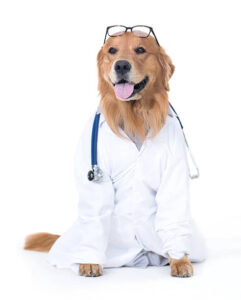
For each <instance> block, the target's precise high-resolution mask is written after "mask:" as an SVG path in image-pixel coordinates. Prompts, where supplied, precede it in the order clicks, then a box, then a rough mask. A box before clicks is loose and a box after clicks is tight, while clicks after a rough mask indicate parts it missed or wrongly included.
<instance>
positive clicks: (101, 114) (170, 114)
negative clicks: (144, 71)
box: [96, 105, 174, 127]
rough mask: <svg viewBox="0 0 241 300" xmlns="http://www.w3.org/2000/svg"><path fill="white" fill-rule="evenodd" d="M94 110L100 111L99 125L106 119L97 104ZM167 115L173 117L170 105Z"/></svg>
mask: <svg viewBox="0 0 241 300" xmlns="http://www.w3.org/2000/svg"><path fill="white" fill-rule="evenodd" d="M96 112H97V113H100V122H99V126H100V127H101V126H102V124H103V123H104V122H105V121H106V120H105V116H104V114H103V113H102V111H101V107H100V105H99V106H98V108H97V111H96ZM168 116H170V117H173V116H174V115H173V111H172V109H171V107H170V106H169V107H168Z"/></svg>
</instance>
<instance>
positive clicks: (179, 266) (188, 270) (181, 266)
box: [169, 255, 193, 277]
mask: <svg viewBox="0 0 241 300" xmlns="http://www.w3.org/2000/svg"><path fill="white" fill-rule="evenodd" d="M169 262H170V265H171V275H172V276H174V277H191V276H192V275H193V266H192V264H191V262H190V261H189V259H188V257H187V255H184V256H183V257H182V258H181V259H175V258H171V257H169Z"/></svg>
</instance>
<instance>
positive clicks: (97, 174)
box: [87, 165, 103, 182]
mask: <svg viewBox="0 0 241 300" xmlns="http://www.w3.org/2000/svg"><path fill="white" fill-rule="evenodd" d="M87 176H88V180H89V181H94V182H99V181H101V179H102V178H103V172H102V170H101V169H100V168H99V167H98V166H97V165H94V166H92V170H90V171H89V172H88V175H87Z"/></svg>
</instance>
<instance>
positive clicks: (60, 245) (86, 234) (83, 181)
mask: <svg viewBox="0 0 241 300" xmlns="http://www.w3.org/2000/svg"><path fill="white" fill-rule="evenodd" d="M93 119H94V118H93V117H92V118H91V119H90V120H89V122H88V124H87V125H86V127H85V129H84V132H83V135H82V137H81V138H80V141H79V144H78V146H77V151H76V155H75V178H76V184H77V189H78V193H79V202H78V217H77V220H76V221H75V223H74V224H73V225H72V227H71V228H70V229H69V230H68V231H67V232H65V233H64V234H63V235H62V236H61V237H60V238H59V239H58V240H57V241H56V244H55V245H54V246H53V248H52V249H51V253H50V257H51V262H52V264H55V265H57V266H58V267H71V266H73V265H74V264H75V265H76V264H80V263H92V264H100V265H103V264H104V263H105V259H106V257H105V250H106V248H107V243H108V236H109V228H110V219H111V214H112V210H113V204H114V190H113V186H112V181H111V179H110V177H109V175H108V171H107V167H106V157H104V155H105V153H104V150H103V149H101V148H102V145H103V143H99V140H100V141H101V139H102V138H103V136H102V134H103V133H102V132H101V129H99V140H98V146H99V145H100V144H102V145H101V147H98V163H99V166H100V168H101V169H102V171H103V172H104V178H103V181H101V182H98V183H96V182H93V181H89V180H88V178H87V173H88V171H89V170H90V169H91V151H90V150H91V132H92V124H93Z"/></svg>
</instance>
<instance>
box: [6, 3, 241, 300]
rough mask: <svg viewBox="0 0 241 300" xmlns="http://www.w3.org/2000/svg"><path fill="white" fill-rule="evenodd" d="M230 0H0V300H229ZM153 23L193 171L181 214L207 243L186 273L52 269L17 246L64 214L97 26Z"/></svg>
mask: <svg viewBox="0 0 241 300" xmlns="http://www.w3.org/2000/svg"><path fill="white" fill-rule="evenodd" d="M239 4H240V1H231V0H229V1H221V0H219V1H212V0H209V1H191V0H190V1H184V0H182V1H178V0H177V1H151V0H149V1H140V0H132V1H130V0H128V1H125V0H122V1H113V0H112V1H106V0H100V1H60V0H56V1H54V0H41V1H34V0H32V1H30V0H29V1H11V0H8V1H4V0H3V1H0V132H1V136H0V187H1V190H0V192H1V200H0V201H1V202H0V205H1V207H0V230H1V239H0V242H1V246H0V247H1V266H0V268H1V275H0V277H1V288H0V294H1V293H3V294H4V293H5V295H4V297H1V298H2V299H14V298H17V297H18V298H20V299H21V298H22V297H24V298H25V299H43V297H44V298H45V299H66V298H67V299H96V297H98V298H99V299H111V298H112V299H113V298H115V299H123V297H125V298H127V299H129V298H130V299H135V298H137V297H138V298H139V299H144V298H147V297H150V295H151V297H152V299H173V298H174V297H178V298H179V299H184V298H185V299H186V300H188V299H193V298H195V299H212V300H213V299H216V298H217V299H229V298H230V299H231V298H232V299H240V297H241V292H240V269H241V191H240V186H241V182H240V170H241V155H240V152H241V143H240V130H241V126H240V110H241V104H240V101H241V92H240V69H241V60H240V53H241V42H240V28H241V21H240V8H241V7H240V6H239ZM113 24H124V25H127V26H128V25H129V26H131V25H136V24H146V25H151V26H153V28H154V30H155V33H156V35H157V37H158V39H159V42H160V44H161V45H162V46H163V47H164V48H165V49H166V51H167V53H168V54H169V55H170V56H171V58H172V60H173V62H174V64H175V66H176V72H175V74H174V76H173V78H172V79H171V82H170V86H171V92H170V100H171V102H172V104H173V105H174V107H175V108H176V110H177V111H178V112H179V114H180V116H181V119H182V121H183V123H184V127H185V131H186V134H187V137H188V140H189V143H190V144H191V147H192V150H193V152H194V153H195V157H196V160H197V162H198V164H199V167H200V171H201V178H200V179H199V180H198V181H193V182H192V183H191V193H192V203H191V205H192V211H193V216H194V218H195V220H196V221H197V223H198V225H199V227H200V229H201V230H202V232H203V234H204V236H205V238H206V241H207V246H208V249H209V258H208V260H207V261H206V262H205V263H203V264H199V265H195V266H194V267H195V276H194V277H193V278H191V279H175V278H171V277H170V276H169V268H168V267H164V268H148V269H146V270H142V269H128V268H122V269H110V270H106V272H105V276H103V277H100V278H82V277H78V276H76V275H75V274H74V273H73V274H72V273H71V271H66V270H57V269H55V268H53V267H51V266H49V265H48V264H47V263H46V261H45V257H46V255H45V254H38V253H33V252H32V253H31V252H25V251H23V250H22V245H23V240H24V237H25V235H26V234H28V233H33V232H37V231H48V232H52V233H59V234H61V233H62V232H63V231H65V230H66V229H67V228H68V227H69V226H70V225H71V224H72V222H73V221H74V219H75V217H76V205H77V192H76V189H75V183H74V176H73V158H74V153H75V147H76V144H77V141H78V138H79V136H80V134H81V130H82V128H83V126H84V124H85V122H86V120H87V119H88V118H89V116H90V114H92V113H93V112H94V110H95V109H96V107H97V105H98V101H99V99H98V94H97V73H96V55H97V52H98V50H99V48H100V47H101V46H102V43H103V38H104V33H105V29H106V26H107V25H113Z"/></svg>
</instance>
